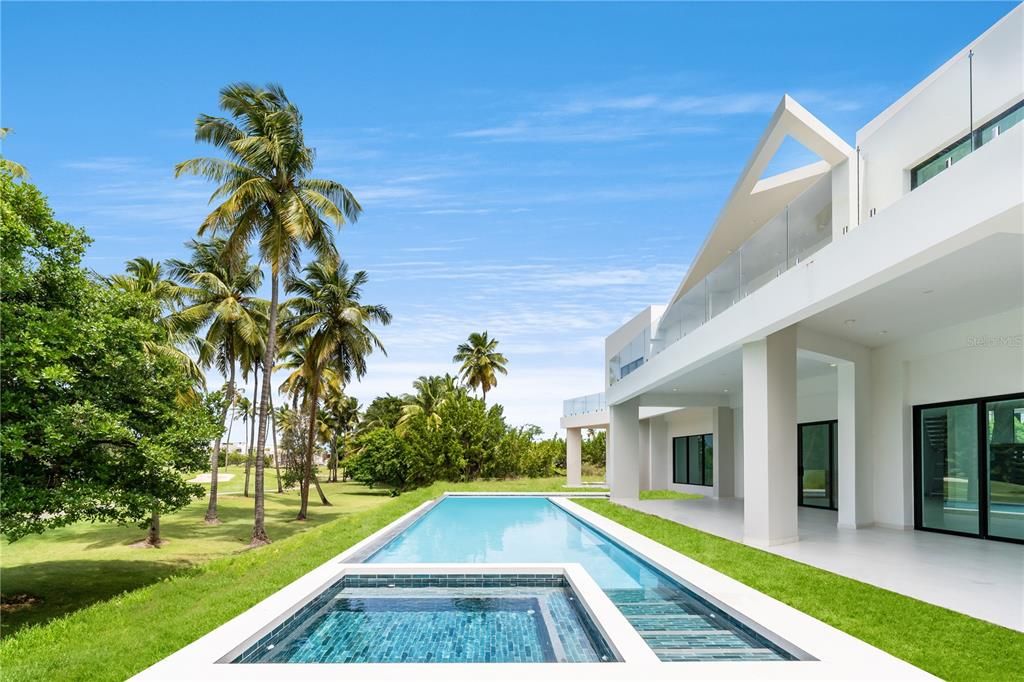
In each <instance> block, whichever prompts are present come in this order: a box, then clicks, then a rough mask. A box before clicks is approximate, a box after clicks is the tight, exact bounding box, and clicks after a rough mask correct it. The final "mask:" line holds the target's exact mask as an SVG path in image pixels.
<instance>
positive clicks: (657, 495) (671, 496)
mask: <svg viewBox="0 0 1024 682" xmlns="http://www.w3.org/2000/svg"><path fill="white" fill-rule="evenodd" d="M702 497H704V496H703V495H699V494H697V493H677V492H676V491H675V490H641V491H640V499H641V500H699V499H700V498H702Z"/></svg>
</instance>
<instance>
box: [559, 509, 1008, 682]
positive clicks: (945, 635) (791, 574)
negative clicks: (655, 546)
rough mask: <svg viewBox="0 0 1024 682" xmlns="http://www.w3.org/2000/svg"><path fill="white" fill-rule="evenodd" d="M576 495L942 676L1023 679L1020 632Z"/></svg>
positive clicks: (663, 541)
mask: <svg viewBox="0 0 1024 682" xmlns="http://www.w3.org/2000/svg"><path fill="white" fill-rule="evenodd" d="M577 502H579V503H580V504H581V505H583V506H585V507H587V508H588V509H591V510H593V511H595V512H598V513H599V514H602V515H604V516H607V517H608V518H610V519H612V520H613V521H617V522H618V523H621V524H622V525H624V526H627V527H629V528H632V529H633V530H635V531H637V532H638V533H642V534H643V535H646V536H647V537H649V538H651V539H652V540H656V541H657V542H660V543H661V544H663V545H666V546H668V547H671V548H672V549H674V550H676V551H677V552H680V553H681V554H685V555H686V556H689V557H691V558H693V559H696V560H697V561H699V562H701V563H702V564H706V565H707V566H710V567H712V568H714V569H715V570H718V571H721V572H722V573H725V574H726V575H728V576H731V577H733V578H735V579H736V580H739V581H740V582H743V583H745V584H747V585H750V586H751V587H753V588H755V589H757V590H760V591H761V592H764V593H765V594H767V595H770V596H772V597H775V598H776V599H778V600H779V601H782V602H785V603H786V604H789V605H790V606H793V607H795V608H797V609H799V610H801V611H803V612H804V613H807V614H810V615H811V616H814V617H815V618H818V619H819V620H822V621H824V622H826V623H828V624H830V625H832V626H834V627H836V628H839V629H840V630H843V631H844V632H848V633H850V634H851V635H853V636H854V637H857V638H858V639H862V640H864V641H865V642H868V643H869V644H872V645H874V646H876V647H878V648H879V649H883V650H884V651H888V652H889V653H891V654H893V655H894V656H897V657H898V658H902V659H903V660H905V661H909V662H910V663H912V664H914V665H916V666H918V667H919V668H922V669H924V670H927V671H928V672H930V673H932V674H934V675H937V676H939V677H941V678H944V679H948V680H1001V681H1005V680H1024V633H1020V632H1017V631H1015V630H1010V629H1009V628H1004V627H1000V626H998V625H993V624H991V623H987V622H985V621H982V620H978V619H976V618H971V617H969V616H965V615H962V614H959V613H956V612H954V611H950V610H948V609H944V608H941V607H939V606H933V605H931V604H927V603H925V602H922V601H918V600H916V599H912V598H910V597H905V596H903V595H901V594H896V593H895V592H889V591H888V590H883V589H880V588H877V587H873V586H871V585H868V584H866V583H862V582H858V581H856V580H852V579H850V578H844V577H843V576H840V575H836V574H835V573H829V572H828V571H823V570H820V569H817V568H814V567H812V566H808V565H806V564H801V563H799V562H796V561H793V560H791V559H787V558H785V557H781V556H778V555H775V554H771V553H769V552H763V551H761V550H759V549H755V548H753V547H748V546H747V545H743V544H740V543H737V542H732V541H730V540H725V539H723V538H719V537H717V536H714V535H709V534H707V533H703V532H701V531H698V530H694V529H692V528H688V527H686V526H681V525H679V524H676V523H673V522H671V521H666V520H665V519H662V518H659V517H657V516H651V515H649V514H644V513H641V512H638V511H634V510H632V509H627V508H625V507H622V506H619V505H617V504H614V503H612V502H609V501H607V500H592V499H591V500H577Z"/></svg>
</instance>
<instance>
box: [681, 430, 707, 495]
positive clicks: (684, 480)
mask: <svg viewBox="0 0 1024 682" xmlns="http://www.w3.org/2000/svg"><path fill="white" fill-rule="evenodd" d="M690 438H697V439H698V442H699V443H700V447H699V450H700V451H699V452H698V453H697V457H698V458H699V462H700V469H699V471H700V479H701V480H700V481H699V482H697V483H694V482H692V481H690V480H689V479H690ZM677 441H682V442H683V443H684V447H685V449H686V452H685V455H684V457H683V460H684V461H683V476H682V477H680V475H679V467H678V466H676V465H677V461H676V442H677ZM709 441H710V443H711V447H710V450H711V453H710V455H711V482H710V483H708V482H705V481H706V478H707V476H706V474H707V467H706V464H707V462H706V460H705V456H706V454H707V452H708V449H709V448H708V442H709ZM714 458H715V438H714V434H712V433H691V434H687V435H685V436H673V437H672V483H673V484H675V485H699V486H702V487H705V488H712V487H714V485H715V480H714V479H715V474H714V461H715V459H714Z"/></svg>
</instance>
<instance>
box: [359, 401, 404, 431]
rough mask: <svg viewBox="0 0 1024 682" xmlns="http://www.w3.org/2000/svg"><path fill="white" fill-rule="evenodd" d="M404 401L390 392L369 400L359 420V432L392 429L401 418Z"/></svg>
mask: <svg viewBox="0 0 1024 682" xmlns="http://www.w3.org/2000/svg"><path fill="white" fill-rule="evenodd" d="M404 407H405V401H404V400H402V398H400V397H398V396H396V395H391V394H390V393H388V394H385V395H382V396H378V397H376V398H374V399H373V401H371V402H370V405H369V406H368V407H367V408H366V411H365V412H364V413H363V418H362V419H361V420H360V422H359V428H358V431H359V432H360V433H363V432H366V431H372V430H373V429H393V428H395V427H397V426H398V421H399V420H400V419H401V418H402V410H403V408H404Z"/></svg>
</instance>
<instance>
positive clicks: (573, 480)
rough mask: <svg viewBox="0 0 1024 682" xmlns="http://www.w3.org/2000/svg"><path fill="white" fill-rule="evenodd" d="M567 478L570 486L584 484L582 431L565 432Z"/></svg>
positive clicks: (569, 430) (567, 430)
mask: <svg viewBox="0 0 1024 682" xmlns="http://www.w3.org/2000/svg"><path fill="white" fill-rule="evenodd" d="M565 478H566V483H567V484H568V485H569V486H572V487H577V486H579V485H580V484H581V483H583V434H582V430H581V429H566V430H565Z"/></svg>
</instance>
